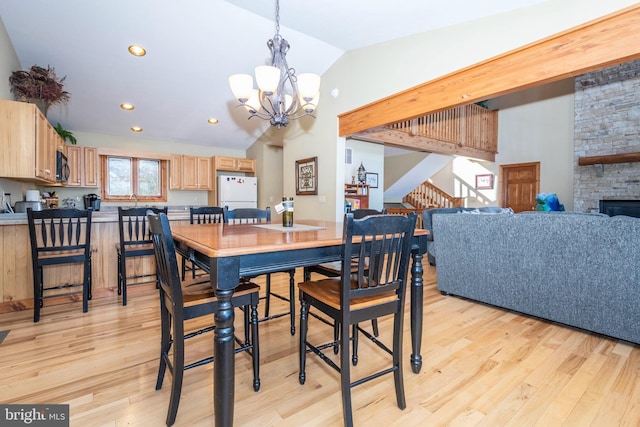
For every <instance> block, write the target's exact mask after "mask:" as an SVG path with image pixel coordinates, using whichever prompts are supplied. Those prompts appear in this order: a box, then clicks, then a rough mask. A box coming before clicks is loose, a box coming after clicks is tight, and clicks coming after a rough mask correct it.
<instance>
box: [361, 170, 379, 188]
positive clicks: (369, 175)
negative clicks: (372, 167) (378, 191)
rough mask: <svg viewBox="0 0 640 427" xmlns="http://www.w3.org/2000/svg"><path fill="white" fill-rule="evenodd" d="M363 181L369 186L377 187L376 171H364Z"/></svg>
mask: <svg viewBox="0 0 640 427" xmlns="http://www.w3.org/2000/svg"><path fill="white" fill-rule="evenodd" d="M364 183H365V184H369V188H378V174H377V173H376V172H365V173H364Z"/></svg>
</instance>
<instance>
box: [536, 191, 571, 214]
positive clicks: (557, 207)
mask: <svg viewBox="0 0 640 427" xmlns="http://www.w3.org/2000/svg"><path fill="white" fill-rule="evenodd" d="M536 210H537V211H544V212H550V211H563V210H564V205H562V204H560V202H559V201H558V195H557V194H556V193H540V194H536Z"/></svg>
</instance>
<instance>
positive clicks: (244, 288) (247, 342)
mask: <svg viewBox="0 0 640 427" xmlns="http://www.w3.org/2000/svg"><path fill="white" fill-rule="evenodd" d="M148 220H149V229H150V237H151V240H152V242H153V248H154V254H155V259H156V271H157V274H158V281H159V283H160V285H159V290H160V292H159V293H160V325H161V339H160V364H159V366H158V377H157V380H156V390H160V389H161V388H162V383H163V380H164V375H165V372H166V371H167V369H168V370H169V372H170V373H171V376H172V381H171V397H170V398H169V408H168V411H167V420H166V422H167V426H170V425H173V423H174V422H175V420H176V416H177V414H178V405H179V404H180V395H181V393H182V382H183V377H184V371H186V370H188V369H191V368H195V367H197V366H202V365H205V364H208V363H211V362H214V358H213V356H209V357H205V358H203V359H201V360H198V361H195V362H192V363H189V364H185V341H186V340H187V339H190V338H193V337H196V336H201V335H202V334H204V333H207V332H212V331H214V330H215V326H214V325H213V323H214V321H213V314H214V313H215V312H216V310H217V309H218V300H217V298H216V295H215V289H213V287H212V286H211V279H210V277H209V276H208V275H207V276H198V277H196V278H195V279H194V278H191V279H188V280H187V281H181V280H180V274H179V269H178V268H179V267H178V261H177V255H176V248H175V243H174V241H173V236H172V233H171V226H170V225H169V220H168V218H167V215H166V214H164V213H160V214H154V213H150V214H149V216H148ZM259 291H260V287H259V286H258V285H256V284H255V283H251V282H243V283H240V284H239V285H238V287H237V288H236V290H235V292H234V294H233V297H232V298H231V304H232V305H233V307H244V340H241V339H239V338H238V337H235V341H236V343H237V346H236V348H235V350H234V351H235V353H239V352H247V353H248V354H249V355H250V356H251V359H252V365H253V389H254V390H255V391H258V390H260V366H259V363H260V350H259V340H258V309H257V307H258V302H259V300H260V295H259ZM202 316H206V317H207V318H208V320H209V322H207V324H206V326H204V327H201V328H199V329H197V330H191V329H189V330H188V331H187V330H185V322H186V321H187V320H190V319H195V318H197V317H202ZM211 342H213V339H211ZM172 347H173V351H171V349H172ZM211 352H212V353H213V348H212V349H211Z"/></svg>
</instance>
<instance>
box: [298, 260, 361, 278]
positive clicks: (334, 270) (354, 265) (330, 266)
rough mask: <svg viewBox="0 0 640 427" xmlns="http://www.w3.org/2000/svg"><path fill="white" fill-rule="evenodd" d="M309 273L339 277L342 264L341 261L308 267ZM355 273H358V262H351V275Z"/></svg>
mask: <svg viewBox="0 0 640 427" xmlns="http://www.w3.org/2000/svg"><path fill="white" fill-rule="evenodd" d="M309 271H312V272H314V273H319V274H323V275H325V276H328V277H335V276H340V274H342V262H341V261H333V262H325V263H322V264H318V265H314V266H311V267H309ZM357 272H358V261H357V260H352V261H351V273H357Z"/></svg>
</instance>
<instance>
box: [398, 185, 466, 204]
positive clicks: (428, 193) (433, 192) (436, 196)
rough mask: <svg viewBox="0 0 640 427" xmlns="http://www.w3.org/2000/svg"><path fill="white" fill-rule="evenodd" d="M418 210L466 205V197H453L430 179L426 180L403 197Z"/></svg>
mask: <svg viewBox="0 0 640 427" xmlns="http://www.w3.org/2000/svg"><path fill="white" fill-rule="evenodd" d="M402 202H403V203H408V204H410V205H411V206H413V207H414V208H416V209H418V210H424V209H431V208H454V207H462V206H464V197H453V196H451V195H449V194H447V193H445V192H444V191H442V190H441V189H439V188H438V187H436V186H435V185H433V184H431V183H430V182H429V181H425V182H423V183H422V184H420V185H419V186H417V187H416V188H414V189H413V191H411V192H410V193H409V194H407V195H406V196H404V197H403V198H402Z"/></svg>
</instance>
